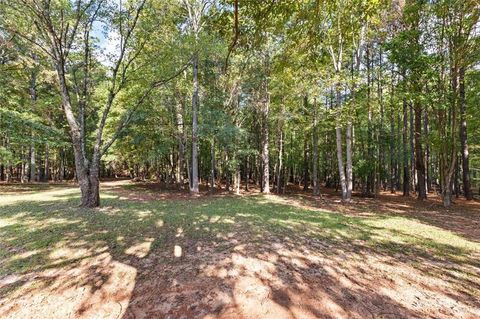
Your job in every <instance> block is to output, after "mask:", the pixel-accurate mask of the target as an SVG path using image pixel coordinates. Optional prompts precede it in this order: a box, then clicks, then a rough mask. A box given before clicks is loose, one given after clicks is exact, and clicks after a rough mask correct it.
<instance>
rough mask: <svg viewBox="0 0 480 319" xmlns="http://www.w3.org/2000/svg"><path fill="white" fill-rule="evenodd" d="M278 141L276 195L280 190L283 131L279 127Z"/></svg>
mask: <svg viewBox="0 0 480 319" xmlns="http://www.w3.org/2000/svg"><path fill="white" fill-rule="evenodd" d="M279 138H280V140H279V141H278V168H277V193H278V194H280V192H281V190H282V170H283V129H282V127H280V137H279Z"/></svg>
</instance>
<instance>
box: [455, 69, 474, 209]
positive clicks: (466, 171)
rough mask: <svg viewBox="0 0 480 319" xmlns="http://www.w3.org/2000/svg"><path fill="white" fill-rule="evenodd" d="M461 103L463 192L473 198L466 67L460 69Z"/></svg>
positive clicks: (469, 198) (466, 196) (467, 197)
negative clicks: (467, 115) (467, 117)
mask: <svg viewBox="0 0 480 319" xmlns="http://www.w3.org/2000/svg"><path fill="white" fill-rule="evenodd" d="M458 76H459V92H458V93H459V94H458V95H459V96H458V97H459V104H460V121H461V123H460V146H461V154H462V180H463V194H464V196H465V198H466V199H467V200H472V199H473V193H472V188H471V184H470V162H469V158H468V142H467V119H466V113H467V111H466V109H467V106H466V103H465V68H463V67H461V68H460V70H459V74H458Z"/></svg>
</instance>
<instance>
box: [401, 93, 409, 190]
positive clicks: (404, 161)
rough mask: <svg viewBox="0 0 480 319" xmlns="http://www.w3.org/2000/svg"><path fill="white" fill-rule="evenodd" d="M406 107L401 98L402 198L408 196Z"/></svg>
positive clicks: (404, 100) (404, 101) (405, 102)
mask: <svg viewBox="0 0 480 319" xmlns="http://www.w3.org/2000/svg"><path fill="white" fill-rule="evenodd" d="M407 140H408V105H407V101H406V98H405V97H404V98H403V140H402V141H403V143H402V146H403V147H402V150H403V196H410V170H409V167H408V158H409V156H408V153H409V150H408V146H407V145H408V144H407V143H408V142H407Z"/></svg>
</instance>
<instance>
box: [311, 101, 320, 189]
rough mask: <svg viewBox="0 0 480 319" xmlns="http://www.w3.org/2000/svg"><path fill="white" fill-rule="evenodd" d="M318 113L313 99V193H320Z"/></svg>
mask: <svg viewBox="0 0 480 319" xmlns="http://www.w3.org/2000/svg"><path fill="white" fill-rule="evenodd" d="M317 126H318V115H317V100H316V99H315V100H314V101H313V134H312V142H313V167H312V170H313V172H312V175H313V176H312V179H313V195H314V196H318V195H320V183H319V181H318V127H317Z"/></svg>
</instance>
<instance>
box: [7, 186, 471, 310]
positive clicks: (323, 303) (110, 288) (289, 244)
mask: <svg viewBox="0 0 480 319" xmlns="http://www.w3.org/2000/svg"><path fill="white" fill-rule="evenodd" d="M126 186H128V187H126ZM103 187H104V188H108V189H109V191H111V192H113V193H115V194H118V195H119V196H122V197H124V198H127V199H128V201H130V202H131V203H137V202H138V204H139V205H140V204H141V203H143V202H152V201H163V200H168V201H179V202H182V201H185V200H189V201H193V202H194V204H193V207H195V205H198V206H201V205H208V204H209V203H210V202H211V201H215V200H221V199H222V198H223V197H229V196H230V195H225V194H219V195H215V196H207V195H201V196H200V197H198V198H195V199H192V198H191V197H189V195H188V194H187V193H185V192H180V191H178V190H174V189H170V190H167V189H165V188H164V187H159V186H158V185H146V186H145V185H131V184H130V183H127V182H124V183H115V182H112V183H108V184H104V185H103ZM322 191H323V196H322V198H315V197H313V196H311V195H310V194H309V193H305V192H300V191H296V190H294V189H292V190H291V191H290V192H289V193H288V194H286V195H283V196H277V195H274V194H272V195H268V196H266V197H265V199H263V200H266V201H268V202H269V203H274V204H275V205H285V206H287V207H292V209H293V208H295V209H300V210H305V211H308V212H310V213H312V214H310V215H309V214H306V215H305V216H306V217H305V218H314V214H315V212H316V211H317V210H319V209H322V210H327V211H331V212H334V213H335V214H340V215H342V216H345V218H365V219H369V218H370V217H372V216H378V215H383V216H386V217H388V218H394V219H392V220H396V219H395V218H405V220H406V221H410V220H412V225H426V226H425V227H429V228H426V232H427V234H425V236H426V237H425V238H428V236H429V235H428V231H429V230H430V229H439V230H441V231H442V232H445V233H447V232H448V233H449V234H450V233H451V234H453V235H454V236H456V237H455V238H457V237H458V238H461V240H464V241H465V242H467V243H468V245H471V246H472V247H474V248H473V249H470V250H468V252H464V251H463V250H462V251H460V250H458V251H457V250H455V247H456V246H452V247H450V246H448V243H444V244H442V245H444V246H442V247H441V249H440V247H439V245H440V244H435V243H434V242H433V241H428V242H427V241H425V246H422V247H423V248H425V249H423V248H422V249H420V248H419V247H417V246H414V245H412V247H410V246H408V245H405V243H400V242H395V241H393V240H392V242H387V241H386V240H385V238H382V239H381V240H380V239H379V240H378V242H376V244H375V245H372V244H370V243H369V242H368V241H367V240H364V239H362V238H353V237H349V234H348V232H352V231H356V227H360V226H358V225H356V224H348V228H346V230H345V232H346V234H345V237H342V235H341V234H342V233H340V232H339V233H338V234H340V235H335V236H336V237H332V238H331V240H323V239H322V237H321V236H320V237H319V236H310V235H309V234H310V232H312V231H315V232H320V233H321V231H322V229H321V228H319V227H321V226H308V225H307V224H304V223H303V222H301V221H300V222H298V223H297V222H296V221H293V220H288V221H289V222H291V223H292V224H293V223H294V222H295V223H297V224H298V225H297V224H296V225H295V227H296V228H295V229H296V231H295V232H285V231H279V232H276V231H275V230H272V229H271V228H267V229H264V230H262V231H258V229H256V230H255V231H254V230H253V229H252V228H251V227H250V226H251V225H250V224H249V222H248V219H245V220H243V221H244V222H238V221H237V222H235V225H234V226H233V228H232V230H231V231H229V232H227V233H222V234H220V235H218V236H217V238H213V239H212V238H207V237H205V238H203V237H201V238H197V237H196V238H190V236H189V235H188V233H185V232H183V231H182V229H178V228H177V229H175V231H174V233H173V234H171V235H170V236H166V235H165V236H166V237H167V242H168V244H164V245H162V246H161V247H160V248H158V249H153V248H151V247H152V242H154V237H152V236H150V235H151V234H146V235H145V234H138V236H139V237H141V238H143V240H142V241H141V242H139V243H137V244H136V245H133V246H131V247H129V248H128V249H127V250H126V251H125V255H124V256H127V257H124V258H115V254H113V253H112V252H111V250H112V247H111V246H110V245H106V246H105V247H102V246H101V245H100V246H96V251H95V253H90V252H89V254H88V256H87V257H84V255H82V252H81V249H82V248H81V247H82V246H81V241H82V239H81V238H78V239H76V240H78V242H79V245H78V249H75V248H74V247H75V245H73V244H72V245H70V246H69V248H68V249H65V251H63V252H62V251H60V252H56V254H62V253H63V254H65V255H66V256H68V258H75V256H76V254H79V256H81V257H78V260H76V263H75V264H74V267H72V264H70V263H69V264H62V262H59V263H58V265H57V266H55V267H49V268H47V269H42V268H39V269H35V270H33V271H28V272H19V273H14V274H7V275H4V276H0V318H124V319H127V318H132V319H133V318H135V319H140V318H165V319H174V318H178V319H185V318H202V319H213V318H216V319H220V318H223V319H230V318H231V319H234V318H235V319H236V318H240V319H247V318H251V319H254V318H271V319H281V318H292V319H293V318H299V319H300V318H302V319H307V318H468V319H473V318H480V258H479V257H480V253H479V252H480V251H479V250H477V249H476V248H478V247H480V203H479V202H478V201H474V202H466V201H463V200H461V199H459V200H457V201H456V203H455V205H454V206H453V207H452V208H450V209H445V208H443V207H442V205H441V202H440V200H439V198H437V197H435V196H431V198H430V199H429V200H428V201H426V202H420V203H419V202H417V201H416V200H414V199H409V198H404V197H402V196H400V195H393V194H389V193H382V194H381V195H380V196H379V197H378V198H374V199H366V198H361V197H355V198H354V199H353V202H352V203H351V204H348V205H347V204H343V203H341V202H340V201H339V197H338V195H337V194H335V193H334V192H333V191H328V190H327V191H326V190H322ZM0 196H1V195H0ZM232 196H233V195H232ZM248 196H250V195H249V194H246V193H243V194H242V195H241V197H248ZM1 200H2V198H1V197H0V202H1ZM106 209H107V208H105V209H102V208H101V209H99V211H98V212H96V213H101V212H104V211H105V210H106ZM272 209H273V208H272ZM0 210H1V207H0ZM94 213H95V212H94ZM0 214H1V213H0ZM292 214H295V212H292ZM342 218H343V217H342ZM347 220H348V219H347ZM322 223H323V224H322V225H327V226H324V227H329V226H328V225H329V224H328V223H327V221H322ZM413 223H415V224H413ZM0 226H2V225H0ZM297 226H298V227H297ZM312 227H313V228H312ZM332 227H337V226H332ZM375 227H377V228H378V227H380V226H375ZM375 227H372V229H371V230H370V231H371V232H372V234H371V235H369V236H370V237H371V238H373V240H376V237H375V236H376V235H375V234H376V233H375V231H376V230H377V229H376V228H375ZM299 229H300V230H303V231H298V230H299ZM0 230H1V228H0ZM162 231H163V230H162V228H159V234H158V236H163V233H162ZM358 231H360V232H363V231H365V230H364V229H359V230H358ZM398 231H399V232H401V231H402V230H398ZM453 235H452V236H453ZM402 236H403V235H402ZM337 237H338V238H337ZM402 238H404V237H402ZM72 247H73V248H72ZM475 247H476V248H475ZM19 253H25V252H19ZM27 253H28V252H27ZM72 256H73V257H72ZM0 265H1V263H0ZM13 286H14V287H16V288H18V287H20V288H18V289H16V290H15V291H13V292H12V287H13Z"/></svg>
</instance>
